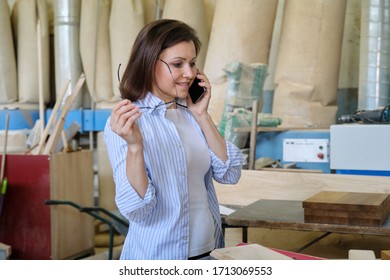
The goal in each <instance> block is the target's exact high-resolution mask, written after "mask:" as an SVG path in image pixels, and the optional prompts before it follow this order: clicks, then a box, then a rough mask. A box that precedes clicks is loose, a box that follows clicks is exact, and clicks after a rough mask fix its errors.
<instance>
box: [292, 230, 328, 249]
mask: <svg viewBox="0 0 390 280" xmlns="http://www.w3.org/2000/svg"><path fill="white" fill-rule="evenodd" d="M329 234H331V232H325V233H324V234H323V235H321V236H319V237H317V238H316V239H314V240H312V241H310V242H309V243H307V244H306V245H305V246H303V247H301V248H300V249H299V250H297V251H296V252H297V253H300V252H302V251H303V250H305V249H306V248H307V247H310V246H311V245H313V244H314V243H316V242H318V241H320V240H321V239H323V238H325V237H327V236H328V235H329Z"/></svg>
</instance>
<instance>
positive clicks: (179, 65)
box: [173, 63, 183, 68]
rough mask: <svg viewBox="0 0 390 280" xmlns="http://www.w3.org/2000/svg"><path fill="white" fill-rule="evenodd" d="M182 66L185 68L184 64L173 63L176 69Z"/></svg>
mask: <svg viewBox="0 0 390 280" xmlns="http://www.w3.org/2000/svg"><path fill="white" fill-rule="evenodd" d="M182 66H183V64H182V63H173V67H175V68H180V67H182Z"/></svg>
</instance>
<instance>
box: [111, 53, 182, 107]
mask: <svg viewBox="0 0 390 280" xmlns="http://www.w3.org/2000/svg"><path fill="white" fill-rule="evenodd" d="M157 60H158V61H161V62H162V63H164V64H165V65H166V66H167V68H168V71H169V73H170V74H171V77H172V82H173V87H174V88H175V91H176V97H175V99H174V100H173V101H169V102H165V103H161V104H158V105H156V106H154V107H149V106H142V107H138V108H139V111H140V112H141V113H144V112H147V111H149V110H151V111H154V110H159V109H163V108H167V107H169V106H170V105H174V106H180V107H183V108H188V107H187V106H186V105H183V104H180V103H179V102H178V100H179V98H178V97H177V96H178V94H177V89H176V85H175V79H174V78H173V74H172V70H171V67H169V64H168V63H167V62H166V61H164V60H162V59H160V58H157ZM121 66H122V64H121V63H120V64H119V65H118V71H117V75H118V82H119V83H120V75H119V70H120V68H121ZM175 108H176V107H175Z"/></svg>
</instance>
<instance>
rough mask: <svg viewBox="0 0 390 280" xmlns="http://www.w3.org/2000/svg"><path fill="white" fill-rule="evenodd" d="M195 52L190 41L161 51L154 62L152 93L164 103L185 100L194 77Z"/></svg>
mask: <svg viewBox="0 0 390 280" xmlns="http://www.w3.org/2000/svg"><path fill="white" fill-rule="evenodd" d="M197 70H198V69H197V67H196V50H195V45H194V43H193V42H192V41H190V42H181V43H178V44H176V45H174V46H172V47H170V48H167V49H165V50H163V51H162V52H161V54H160V56H159V59H158V60H157V61H156V67H155V71H154V74H155V84H154V85H153V93H154V95H156V96H157V97H159V98H160V99H161V100H163V101H164V102H170V101H172V100H173V99H174V98H175V97H178V98H185V97H186V96H187V95H188V89H189V87H190V85H191V84H192V82H193V80H194V79H195V77H196V73H197Z"/></svg>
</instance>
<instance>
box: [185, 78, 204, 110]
mask: <svg viewBox="0 0 390 280" xmlns="http://www.w3.org/2000/svg"><path fill="white" fill-rule="evenodd" d="M199 83H200V80H199V79H198V78H195V80H194V82H193V83H192V85H191V86H190V88H189V89H188V93H189V95H190V97H191V100H192V103H194V104H195V103H196V102H198V101H199V100H200V99H201V98H202V96H203V94H204V93H205V92H206V88H204V87H201V86H199Z"/></svg>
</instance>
